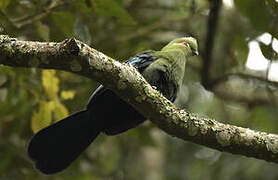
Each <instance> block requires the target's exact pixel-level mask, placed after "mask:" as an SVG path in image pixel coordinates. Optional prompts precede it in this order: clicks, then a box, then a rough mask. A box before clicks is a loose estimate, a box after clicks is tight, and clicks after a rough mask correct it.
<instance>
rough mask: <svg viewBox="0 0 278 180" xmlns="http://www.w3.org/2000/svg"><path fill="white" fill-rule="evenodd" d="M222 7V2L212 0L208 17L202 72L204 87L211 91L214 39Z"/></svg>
mask: <svg viewBox="0 0 278 180" xmlns="http://www.w3.org/2000/svg"><path fill="white" fill-rule="evenodd" d="M221 5H222V1H221V0H210V10H209V17H208V29H207V36H206V37H207V39H206V43H205V49H204V53H202V54H203V68H202V71H201V78H202V85H203V86H204V87H205V88H206V89H208V90H210V89H211V82H210V81H211V76H210V69H211V65H212V56H213V55H212V54H213V47H214V39H215V34H216V30H217V25H218V14H219V11H220V8H221Z"/></svg>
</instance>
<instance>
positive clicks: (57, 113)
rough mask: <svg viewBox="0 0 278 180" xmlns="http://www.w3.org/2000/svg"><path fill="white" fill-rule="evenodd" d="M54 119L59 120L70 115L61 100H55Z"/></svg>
mask: <svg viewBox="0 0 278 180" xmlns="http://www.w3.org/2000/svg"><path fill="white" fill-rule="evenodd" d="M54 107H55V108H54V109H53V112H54V121H55V122H57V121H59V120H61V119H63V118H65V117H67V116H68V115H69V111H68V109H67V108H66V107H65V106H64V105H63V104H61V103H60V102H59V101H55V102H54Z"/></svg>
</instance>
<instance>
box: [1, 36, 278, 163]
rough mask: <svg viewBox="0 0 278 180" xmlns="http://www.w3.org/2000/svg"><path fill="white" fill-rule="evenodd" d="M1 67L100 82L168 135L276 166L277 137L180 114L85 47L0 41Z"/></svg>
mask: <svg viewBox="0 0 278 180" xmlns="http://www.w3.org/2000/svg"><path fill="white" fill-rule="evenodd" d="M0 54H1V56H0V64H3V65H7V66H12V67H35V68H44V69H58V70H64V71H69V72H73V73H76V74H79V75H82V76H86V77H88V78H91V79H95V80H97V81H99V82H101V83H102V84H103V85H104V86H106V87H108V88H110V89H112V90H113V91H114V92H115V93H116V94H117V95H118V96H119V97H121V98H122V99H124V100H125V101H126V102H128V103H129V104H131V105H132V106H133V107H134V108H135V109H136V110H138V112H140V113H141V114H143V115H144V116H145V117H147V118H149V119H150V120H151V121H152V122H153V123H155V124H156V125H157V126H158V127H159V128H161V129H162V130H163V131H165V132H166V133H168V134H170V135H173V136H176V137H178V138H181V139H184V140H188V141H191V142H194V143H197V144H202V145H205V146H207V147H211V148H214V149H218V150H220V151H226V152H230V153H233V154H241V155H245V156H248V157H254V158H258V159H264V160H267V161H271V162H278V135H275V134H268V133H265V132H259V131H253V130H250V129H247V128H241V127H236V126H233V125H227V124H222V123H219V122H217V121H215V120H213V119H210V118H200V117H198V116H196V115H195V114H192V113H189V112H186V111H185V110H180V109H178V108H177V107H176V106H175V105H173V104H172V103H171V102H170V101H168V100H167V99H166V98H165V97H163V96H162V95H161V94H160V93H159V92H158V91H156V90H154V89H152V87H151V85H149V84H148V83H147V82H146V81H145V79H144V78H143V77H142V76H141V75H140V74H139V73H138V72H137V70H136V69H135V68H133V67H132V66H131V65H129V64H122V63H120V62H118V61H115V60H113V59H112V58H110V57H108V56H106V55H104V54H103V53H101V52H98V51H97V50H95V49H93V48H90V47H89V46H88V45H86V44H84V43H82V42H80V41H78V40H75V39H69V40H65V41H63V42H60V43H54V42H31V41H19V40H17V39H15V38H9V37H8V36H4V35H1V36H0Z"/></svg>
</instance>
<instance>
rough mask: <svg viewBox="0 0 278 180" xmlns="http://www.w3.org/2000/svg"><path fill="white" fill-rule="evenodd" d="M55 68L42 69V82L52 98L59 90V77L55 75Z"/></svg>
mask: <svg viewBox="0 0 278 180" xmlns="http://www.w3.org/2000/svg"><path fill="white" fill-rule="evenodd" d="M55 73H56V71H55V70H43V71H42V84H43V87H44V89H45V92H46V94H47V95H48V97H49V98H50V99H55V98H56V97H57V93H58V91H59V79H58V78H57V77H56V76H55Z"/></svg>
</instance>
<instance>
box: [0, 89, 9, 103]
mask: <svg viewBox="0 0 278 180" xmlns="http://www.w3.org/2000/svg"><path fill="white" fill-rule="evenodd" d="M7 95H8V90H7V88H1V89H0V101H2V102H5V101H6V99H7Z"/></svg>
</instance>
